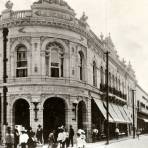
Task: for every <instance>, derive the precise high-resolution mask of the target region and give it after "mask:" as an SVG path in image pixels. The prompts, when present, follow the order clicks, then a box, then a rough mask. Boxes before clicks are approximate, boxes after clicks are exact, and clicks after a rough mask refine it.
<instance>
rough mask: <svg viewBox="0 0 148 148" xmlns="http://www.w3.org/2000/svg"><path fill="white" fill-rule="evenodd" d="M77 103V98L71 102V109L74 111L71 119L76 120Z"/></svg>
mask: <svg viewBox="0 0 148 148" xmlns="http://www.w3.org/2000/svg"><path fill="white" fill-rule="evenodd" d="M77 104H78V100H74V101H73V103H72V105H73V108H72V111H73V112H74V118H73V119H72V120H75V121H76V115H77V114H76V112H77V110H76V107H77Z"/></svg>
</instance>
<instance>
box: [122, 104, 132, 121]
mask: <svg viewBox="0 0 148 148" xmlns="http://www.w3.org/2000/svg"><path fill="white" fill-rule="evenodd" d="M123 110H124V112H125V113H126V116H127V117H128V119H129V122H130V123H132V122H133V121H132V117H131V113H130V111H129V109H128V108H125V107H123Z"/></svg>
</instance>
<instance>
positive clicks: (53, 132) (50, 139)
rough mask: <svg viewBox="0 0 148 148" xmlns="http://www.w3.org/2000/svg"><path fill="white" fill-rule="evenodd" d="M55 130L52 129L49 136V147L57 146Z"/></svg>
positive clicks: (54, 147)
mask: <svg viewBox="0 0 148 148" xmlns="http://www.w3.org/2000/svg"><path fill="white" fill-rule="evenodd" d="M54 134H55V131H54V130H53V131H51V132H50V133H49V136H48V144H49V145H48V148H56V141H55V136H54Z"/></svg>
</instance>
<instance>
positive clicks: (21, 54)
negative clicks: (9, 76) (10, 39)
mask: <svg viewBox="0 0 148 148" xmlns="http://www.w3.org/2000/svg"><path fill="white" fill-rule="evenodd" d="M16 57H17V61H16V77H27V75H28V71H27V69H28V68H27V48H26V46H24V45H19V46H17V48H16Z"/></svg>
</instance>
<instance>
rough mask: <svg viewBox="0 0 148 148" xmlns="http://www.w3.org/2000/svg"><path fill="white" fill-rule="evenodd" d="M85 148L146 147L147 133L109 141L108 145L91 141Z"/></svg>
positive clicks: (147, 143) (147, 145)
mask: <svg viewBox="0 0 148 148" xmlns="http://www.w3.org/2000/svg"><path fill="white" fill-rule="evenodd" d="M86 148H148V135H142V136H141V137H140V139H139V140H138V138H135V139H132V138H130V139H128V140H119V141H115V140H113V141H111V142H110V144H109V145H105V144H104V143H102V144H101V143H93V144H88V145H87V146H86Z"/></svg>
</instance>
